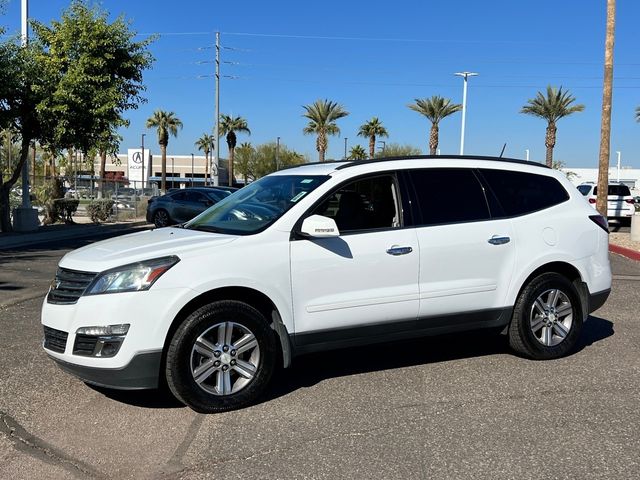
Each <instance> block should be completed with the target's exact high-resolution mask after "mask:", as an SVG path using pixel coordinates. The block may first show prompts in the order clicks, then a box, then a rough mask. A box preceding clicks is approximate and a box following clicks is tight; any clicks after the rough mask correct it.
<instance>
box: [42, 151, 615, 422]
mask: <svg viewBox="0 0 640 480" xmlns="http://www.w3.org/2000/svg"><path fill="white" fill-rule="evenodd" d="M462 196H464V197H465V198H466V199H468V200H470V201H467V202H465V203H464V206H463V207H462V208H461V206H460V204H459V202H452V201H451V199H452V198H462ZM607 236H608V230H607V222H606V220H605V219H604V218H603V217H602V216H600V215H599V214H598V213H597V212H594V211H593V209H592V208H591V207H590V206H589V205H588V204H587V202H585V201H584V199H583V198H582V195H581V194H580V193H579V192H578V191H577V190H576V189H575V187H573V185H572V184H571V183H570V182H569V181H568V180H567V178H566V177H565V175H564V174H562V173H561V172H558V171H556V170H552V169H549V168H547V167H545V166H543V165H540V164H537V163H529V162H524V161H518V160H506V159H495V158H486V157H446V156H438V157H428V159H427V160H426V161H425V159H424V157H415V158H402V159H376V160H370V161H359V162H346V161H345V162H327V163H322V164H309V165H303V166H298V167H294V168H290V169H286V170H280V171H278V172H275V173H273V174H271V175H268V176H266V177H264V178H261V179H260V180H257V181H255V182H253V183H251V184H250V185H248V186H246V187H244V188H243V189H242V190H240V191H238V192H237V193H235V194H233V195H230V196H228V197H226V198H225V199H223V200H221V201H220V202H219V203H217V204H216V205H215V206H213V207H212V208H210V209H209V210H207V211H206V212H205V213H203V214H202V215H199V216H198V217H196V218H195V219H193V220H192V221H189V222H187V223H185V224H183V225H180V228H161V229H155V230H150V231H145V232H141V233H135V234H132V235H127V236H121V237H117V238H113V239H111V240H106V241H102V242H98V243H94V244H92V245H89V246H86V247H84V248H82V249H80V250H77V251H74V252H70V253H68V254H67V255H65V256H64V257H63V258H62V260H61V261H60V264H59V266H58V270H57V272H56V276H55V281H54V282H53V283H52V286H51V288H50V290H49V293H48V295H47V298H46V301H45V302H44V304H43V308H42V324H43V326H44V349H45V351H46V353H47V354H49V355H50V356H51V357H52V358H53V359H54V360H55V361H56V362H57V363H58V364H59V365H60V367H61V368H62V369H64V370H66V371H67V372H70V373H72V374H74V375H77V376H78V377H80V378H82V379H83V380H84V381H86V382H88V383H92V384H97V385H102V386H106V387H112V388H121V389H137V388H155V387H157V386H158V385H160V384H164V383H165V382H166V384H167V385H168V387H169V388H170V389H171V391H172V392H173V394H174V395H175V396H176V397H177V398H178V399H179V400H180V401H182V402H183V403H185V404H186V405H188V406H190V407H191V408H193V409H194V410H196V411H198V412H219V411H224V410H230V409H234V408H239V407H243V406H246V405H249V404H250V403H252V402H255V401H257V400H258V399H259V398H260V396H261V395H262V394H263V393H264V392H265V390H266V389H267V388H268V385H269V382H270V380H271V377H272V374H273V372H274V370H275V369H276V367H277V365H278V364H279V365H280V366H284V367H288V366H289V365H290V364H291V362H292V361H293V359H294V358H295V357H296V356H297V355H301V354H304V353H307V352H312V351H318V350H326V349H330V348H350V347H353V346H356V345H361V344H366V343H381V342H385V341H388V340H399V339H404V338H412V337H418V336H423V335H436V334H442V333H451V332H459V331H464V330H476V329H488V330H495V331H496V333H497V332H503V333H504V334H506V336H507V338H508V342H509V344H510V346H511V348H512V349H513V350H514V351H515V352H516V353H517V354H519V355H522V356H524V357H528V358H532V359H537V360H544V359H554V358H558V357H562V356H563V355H567V354H569V353H570V352H572V351H573V350H574V348H575V347H576V345H577V343H578V342H580V336H581V330H582V327H583V323H584V322H585V321H586V320H587V317H588V315H589V313H590V312H592V311H594V310H596V309H597V308H599V307H600V306H601V305H602V304H603V303H604V302H605V301H606V299H607V297H608V295H609V292H610V289H611V269H610V265H609V255H608V251H607V250H608V238H607ZM402 348H404V347H403V346H402V344H394V345H392V346H381V347H380V352H381V355H390V356H391V357H393V355H394V352H397V351H398V350H399V349H402ZM338 355H340V354H338ZM549 368H554V367H553V366H551V367H549Z"/></svg>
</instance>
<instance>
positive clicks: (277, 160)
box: [276, 137, 280, 171]
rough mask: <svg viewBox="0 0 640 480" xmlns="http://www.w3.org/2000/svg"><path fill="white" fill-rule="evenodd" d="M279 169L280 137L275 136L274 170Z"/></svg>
mask: <svg viewBox="0 0 640 480" xmlns="http://www.w3.org/2000/svg"><path fill="white" fill-rule="evenodd" d="M277 170H280V137H277V138H276V171H277Z"/></svg>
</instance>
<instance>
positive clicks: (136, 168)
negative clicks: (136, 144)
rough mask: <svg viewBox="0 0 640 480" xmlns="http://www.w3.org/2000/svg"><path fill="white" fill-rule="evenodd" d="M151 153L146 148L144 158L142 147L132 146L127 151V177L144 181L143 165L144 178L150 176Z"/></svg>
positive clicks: (131, 179) (130, 179)
mask: <svg viewBox="0 0 640 480" xmlns="http://www.w3.org/2000/svg"><path fill="white" fill-rule="evenodd" d="M149 155H150V152H149V150H147V149H146V148H145V149H144V158H142V149H140V148H130V149H129V150H128V151H127V167H128V170H127V178H128V179H129V181H136V182H142V174H143V165H144V179H145V180H146V179H148V178H149Z"/></svg>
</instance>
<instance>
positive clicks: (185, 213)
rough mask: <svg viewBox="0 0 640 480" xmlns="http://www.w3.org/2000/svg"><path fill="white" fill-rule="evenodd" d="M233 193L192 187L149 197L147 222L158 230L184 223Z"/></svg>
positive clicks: (225, 190)
mask: <svg viewBox="0 0 640 480" xmlns="http://www.w3.org/2000/svg"><path fill="white" fill-rule="evenodd" d="M233 191H234V190H229V189H226V188H217V187H215V188H213V187H192V188H184V189H181V190H174V191H171V192H169V193H167V194H165V195H162V196H160V197H151V198H150V199H149V202H148V204H147V222H149V223H153V224H155V226H156V227H158V228H161V227H167V226H169V225H174V224H176V223H184V222H186V221H187V220H191V219H192V218H193V217H195V216H196V215H199V214H201V213H202V212H204V211H205V210H206V209H207V208H209V207H210V206H212V205H215V204H216V203H217V202H219V201H220V200H222V199H223V198H225V197H228V196H229V195H231V193H232V192H233Z"/></svg>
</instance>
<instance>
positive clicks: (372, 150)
mask: <svg viewBox="0 0 640 480" xmlns="http://www.w3.org/2000/svg"><path fill="white" fill-rule="evenodd" d="M375 154H376V136H375V135H371V136H370V137H369V158H373V157H374V156H375Z"/></svg>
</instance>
